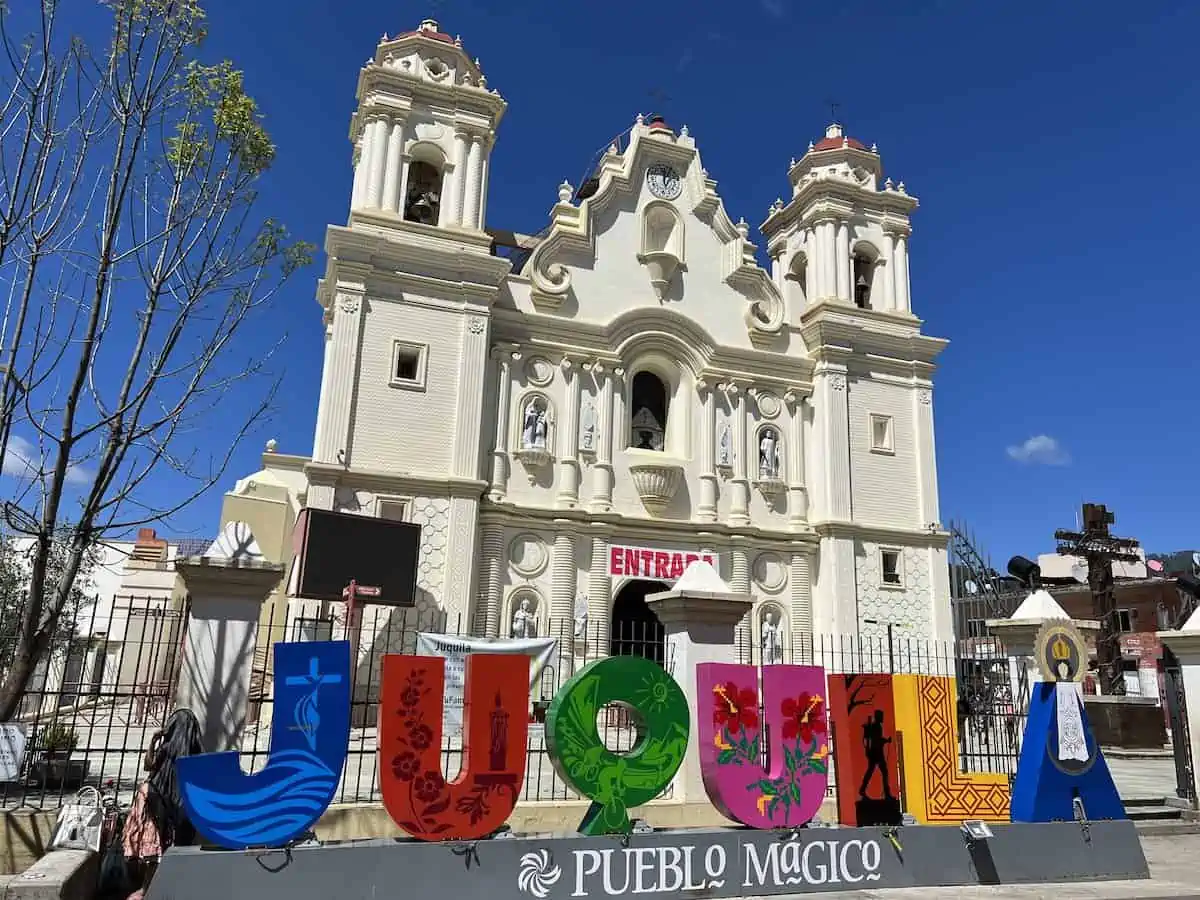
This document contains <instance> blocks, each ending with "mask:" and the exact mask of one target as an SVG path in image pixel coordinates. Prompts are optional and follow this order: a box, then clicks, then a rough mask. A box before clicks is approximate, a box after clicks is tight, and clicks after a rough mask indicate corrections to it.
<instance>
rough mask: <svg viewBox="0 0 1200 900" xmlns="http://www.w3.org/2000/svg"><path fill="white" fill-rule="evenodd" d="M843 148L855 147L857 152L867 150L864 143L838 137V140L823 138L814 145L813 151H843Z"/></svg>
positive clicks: (850, 138)
mask: <svg viewBox="0 0 1200 900" xmlns="http://www.w3.org/2000/svg"><path fill="white" fill-rule="evenodd" d="M843 146H849V147H853V148H854V149H855V150H866V149H867V146H866V144H864V143H863V142H862V141H856V140H855V139H854V138H852V137H836V138H830V137H827V138H821V139H820V140H819V141H817V142H816V143H815V144H813V150H818V151H819V150H841V149H842V147H843Z"/></svg>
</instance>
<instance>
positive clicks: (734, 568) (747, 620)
mask: <svg viewBox="0 0 1200 900" xmlns="http://www.w3.org/2000/svg"><path fill="white" fill-rule="evenodd" d="M734 540H736V541H739V542H740V541H742V540H744V538H734ZM729 557H730V564H729V569H730V578H729V586H730V588H732V589H733V592H734V593H735V594H745V595H748V594H749V593H750V552H749V551H748V550H747V549H746V547H745V546H744V545H739V544H735V545H734V547H733V550H732V551H730V554H729ZM753 609H754V608H753V606H751V607H748V608H747V609H746V610H745V612H744V614H743V615H742V618H741V621H740V622H738V624H737V627H736V628H735V629H734V641H735V643H736V645H737V648H738V653H739V655H740V660H739V661H740V662H750V660H751V659H752V658H753V657H752V653H753V640H754V637H753V634H752V632H753V628H752V625H753V618H754V612H753Z"/></svg>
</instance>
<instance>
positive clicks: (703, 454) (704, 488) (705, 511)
mask: <svg viewBox="0 0 1200 900" xmlns="http://www.w3.org/2000/svg"><path fill="white" fill-rule="evenodd" d="M696 389H697V390H699V391H700V394H701V398H702V402H703V404H704V420H703V422H702V423H701V426H700V453H699V454H698V455H699V459H700V498H699V501H698V502H697V504H696V518H698V519H699V520H700V521H701V522H715V521H717V467H716V461H715V459H714V457H715V455H716V454H715V453H714V445H715V444H716V440H717V397H716V385H714V384H713V383H712V382H710V381H700V382H697V384H696Z"/></svg>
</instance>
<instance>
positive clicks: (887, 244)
mask: <svg viewBox="0 0 1200 900" xmlns="http://www.w3.org/2000/svg"><path fill="white" fill-rule="evenodd" d="M883 238H884V241H883V252H884V259H883V266H882V271H883V308H884V309H885V310H888V311H889V312H891V311H893V310H895V309H896V235H895V233H894V232H892V231H884V233H883Z"/></svg>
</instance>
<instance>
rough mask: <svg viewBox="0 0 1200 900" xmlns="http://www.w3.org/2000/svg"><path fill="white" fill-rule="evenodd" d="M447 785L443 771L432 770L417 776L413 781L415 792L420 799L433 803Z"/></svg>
mask: <svg viewBox="0 0 1200 900" xmlns="http://www.w3.org/2000/svg"><path fill="white" fill-rule="evenodd" d="M445 786H446V779H445V778H443V777H442V773H441V772H434V771H433V770H430V771H428V772H426V773H425V774H424V775H418V776H417V778H416V780H415V781H414V782H413V792H414V793H415V794H416V795H417V799H418V800H424V801H425V802H426V803H432V802H433V801H434V800H436V799H437V798H438V795H439V794H441V793H442V789H443V788H444V787H445Z"/></svg>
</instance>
